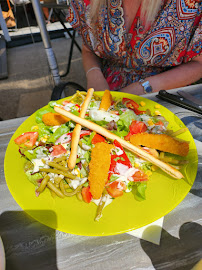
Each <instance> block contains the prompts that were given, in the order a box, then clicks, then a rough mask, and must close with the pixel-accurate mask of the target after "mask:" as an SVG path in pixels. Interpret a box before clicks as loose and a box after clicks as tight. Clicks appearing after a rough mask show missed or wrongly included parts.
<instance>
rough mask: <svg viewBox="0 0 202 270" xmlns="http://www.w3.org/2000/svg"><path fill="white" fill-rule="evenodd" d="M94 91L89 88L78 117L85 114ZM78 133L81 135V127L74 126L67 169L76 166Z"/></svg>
mask: <svg viewBox="0 0 202 270" xmlns="http://www.w3.org/2000/svg"><path fill="white" fill-rule="evenodd" d="M93 92H94V89H93V88H89V89H88V92H87V95H86V98H85V100H84V102H83V105H82V107H81V111H80V114H79V117H81V118H84V117H85V114H86V110H87V108H88V104H89V103H90V100H91V98H92V95H93ZM80 133H81V125H80V124H76V126H75V128H74V130H73V133H72V140H71V152H70V156H69V160H68V167H69V168H70V169H71V170H73V169H74V167H75V165H76V157H77V149H78V143H79V139H80Z"/></svg>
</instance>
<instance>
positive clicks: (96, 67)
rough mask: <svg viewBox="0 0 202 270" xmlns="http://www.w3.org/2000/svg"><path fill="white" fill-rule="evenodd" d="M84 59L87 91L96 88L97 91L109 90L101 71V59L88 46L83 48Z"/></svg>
mask: <svg viewBox="0 0 202 270" xmlns="http://www.w3.org/2000/svg"><path fill="white" fill-rule="evenodd" d="M82 59H83V67H84V70H85V72H86V78H87V89H89V88H94V90H95V91H104V90H106V89H108V90H109V85H108V83H107V81H106V79H105V78H104V76H103V73H102V71H101V69H100V67H101V63H100V58H99V57H98V56H97V55H95V54H94V53H93V52H92V51H91V50H90V49H89V48H88V47H87V46H86V45H83V47H82Z"/></svg>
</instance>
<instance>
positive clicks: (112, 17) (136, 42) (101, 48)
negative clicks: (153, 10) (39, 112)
mask: <svg viewBox="0 0 202 270" xmlns="http://www.w3.org/2000/svg"><path fill="white" fill-rule="evenodd" d="M140 12H141V6H140V8H139V10H138V12H137V14H136V17H135V18H134V21H133V23H132V25H131V28H130V30H129V32H127V31H126V27H125V22H124V10H123V0H111V1H110V5H109V6H107V7H106V8H103V9H102V10H101V11H100V12H99V14H98V20H97V23H96V31H94V30H93V29H94V28H93V26H92V23H91V19H90V15H89V13H90V1H89V0H71V1H70V8H69V11H68V16H67V20H68V21H69V22H70V23H71V25H72V27H74V28H76V29H78V30H79V32H80V34H81V36H82V38H83V42H84V44H85V45H87V46H88V48H89V49H91V50H92V51H93V52H94V53H95V54H96V55H97V56H99V57H100V58H102V59H103V61H102V62H103V67H102V71H103V74H104V76H105V78H106V79H107V82H108V84H109V87H110V89H111V90H118V89H121V88H122V87H125V86H127V85H129V84H131V83H133V82H136V81H138V80H139V79H140V78H146V77H149V76H152V75H155V74H158V73H161V72H163V71H166V70H168V69H170V68H171V67H172V66H177V65H180V64H181V63H186V62H188V61H190V60H191V59H192V58H193V57H195V56H197V55H199V54H201V53H202V2H201V0H162V4H161V8H160V10H159V12H158V14H157V16H156V18H155V21H154V22H153V23H152V25H150V26H149V27H148V28H147V29H145V26H144V23H142V22H141V21H140Z"/></svg>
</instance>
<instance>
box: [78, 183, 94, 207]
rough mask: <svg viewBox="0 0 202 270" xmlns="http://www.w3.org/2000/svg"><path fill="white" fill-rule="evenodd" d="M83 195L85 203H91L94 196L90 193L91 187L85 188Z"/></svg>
mask: <svg viewBox="0 0 202 270" xmlns="http://www.w3.org/2000/svg"><path fill="white" fill-rule="evenodd" d="M81 194H82V197H83V200H84V202H86V203H90V202H91V200H92V198H93V196H92V194H91V192H90V187H89V186H88V187H83V188H82V191H81Z"/></svg>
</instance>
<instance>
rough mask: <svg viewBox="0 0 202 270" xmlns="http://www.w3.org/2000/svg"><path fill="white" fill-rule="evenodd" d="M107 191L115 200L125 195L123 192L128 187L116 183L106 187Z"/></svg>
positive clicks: (121, 183)
mask: <svg viewBox="0 0 202 270" xmlns="http://www.w3.org/2000/svg"><path fill="white" fill-rule="evenodd" d="M106 190H107V192H108V193H109V195H110V196H112V197H113V198H116V197H120V196H122V195H123V191H124V190H126V185H125V183H123V182H119V181H114V182H112V183H111V184H109V185H107V186H106Z"/></svg>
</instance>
